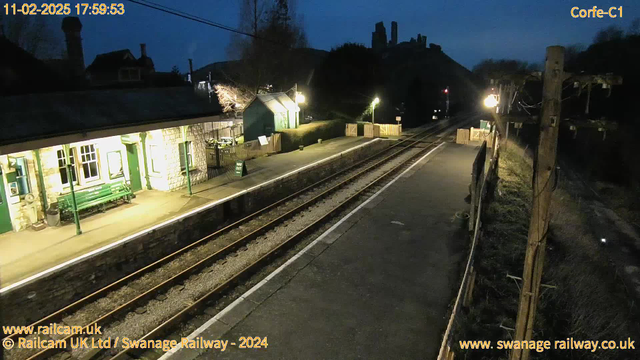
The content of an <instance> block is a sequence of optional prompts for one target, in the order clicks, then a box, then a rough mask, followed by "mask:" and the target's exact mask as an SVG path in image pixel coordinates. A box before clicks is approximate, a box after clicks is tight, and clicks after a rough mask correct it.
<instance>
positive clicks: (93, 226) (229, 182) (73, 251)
mask: <svg viewBox="0 0 640 360" xmlns="http://www.w3.org/2000/svg"><path fill="white" fill-rule="evenodd" d="M369 141H372V139H365V138H363V137H341V138H336V139H330V140H326V141H323V142H322V143H321V144H314V145H311V146H307V147H305V148H304V150H302V151H293V152H289V153H283V154H276V155H272V156H268V157H260V158H256V159H253V160H249V161H247V162H246V165H247V169H248V175H247V176H245V177H242V178H238V177H235V176H233V173H231V172H229V173H227V174H223V175H220V176H217V177H215V178H213V179H210V180H208V181H206V182H204V183H201V184H197V185H194V186H193V189H192V190H193V196H191V197H189V196H188V195H187V190H186V189H181V190H177V191H173V192H163V191H154V190H144V191H141V192H138V193H136V198H135V199H133V201H132V203H131V204H123V205H120V206H118V207H115V208H113V209H109V210H107V211H106V212H104V213H99V214H96V215H91V216H88V217H86V218H82V219H81V220H80V224H81V227H82V231H83V233H82V234H81V235H76V231H75V225H74V224H73V223H70V224H66V225H64V226H60V227H48V228H46V229H44V230H41V231H34V230H25V231H21V232H9V233H5V234H2V235H0V289H4V288H7V286H10V285H11V284H15V283H17V282H19V281H21V280H23V279H26V278H28V277H30V276H34V275H37V274H39V273H41V272H43V271H46V270H48V269H52V268H53V267H55V266H59V265H60V264H63V263H65V262H68V261H73V260H74V259H76V258H78V257H79V256H82V255H84V254H87V253H90V252H91V251H94V250H97V249H100V248H102V247H104V246H108V245H110V244H113V243H115V242H117V241H120V240H121V239H123V238H125V237H127V236H131V235H134V234H136V233H137V232H140V231H143V230H145V229H148V228H149V227H152V226H154V225H156V224H160V223H162V222H164V221H169V220H171V219H172V218H175V217H177V216H180V215H181V214H184V213H186V212H189V211H192V210H194V209H196V208H198V207H200V206H204V205H206V204H208V203H211V202H213V201H218V200H221V199H224V198H226V197H228V196H232V195H234V194H236V193H238V192H240V191H243V190H246V189H249V188H251V187H253V186H256V185H259V184H261V183H264V182H266V181H269V180H272V179H275V178H277V177H280V176H283V175H285V174H287V173H289V172H292V171H295V170H297V169H299V168H301V167H303V166H306V165H308V164H312V163H314V162H317V161H321V160H323V159H326V158H327V157H330V156H333V155H335V154H339V153H341V152H343V151H348V150H349V149H353V148H355V147H357V146H359V145H362V144H365V143H367V142H369ZM377 141H384V140H377ZM132 219H135V221H132Z"/></svg>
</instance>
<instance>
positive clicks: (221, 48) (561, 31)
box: [56, 0, 640, 72]
mask: <svg viewBox="0 0 640 360" xmlns="http://www.w3.org/2000/svg"><path fill="white" fill-rule="evenodd" d="M155 2H156V3H159V4H162V5H165V6H169V7H172V8H174V9H178V10H181V11H184V12H187V13H190V14H194V15H197V16H200V17H203V18H206V19H209V20H211V21H214V22H217V23H221V24H224V25H227V26H231V27H234V28H235V27H237V26H238V11H239V7H240V3H241V0H189V1H179V2H178V1H169V0H156V1H155ZM639 4H640V3H638V1H637V0H617V1H614V0H611V1H605V0H600V1H595V2H589V3H588V4H587V3H585V2H584V1H566V0H536V1H526V2H525V1H520V0H512V1H507V0H495V1H491V0H490V1H476V0H458V1H428V0H423V1H408V0H377V1H371V0H366V1H365V0H349V1H345V0H298V4H297V11H298V14H299V15H302V16H303V17H304V26H305V29H306V32H307V36H308V39H309V43H310V46H311V47H314V48H317V49H324V50H330V49H331V48H332V47H334V46H338V45H340V44H342V43H345V42H358V43H362V44H365V45H366V46H371V32H372V31H373V30H374V24H375V23H376V22H378V21H384V24H385V27H386V29H387V36H390V33H391V21H397V22H398V38H399V39H398V40H399V41H408V40H409V39H410V38H411V37H416V35H417V34H418V33H421V34H422V35H426V36H427V42H428V43H432V42H433V43H436V44H439V45H441V46H442V49H443V51H444V52H445V53H447V54H448V55H449V56H451V57H452V58H453V59H454V60H456V61H458V62H459V63H461V64H462V65H464V66H465V67H467V68H469V69H471V68H472V67H473V66H474V65H475V64H477V63H478V62H479V61H481V60H483V59H485V58H496V59H497V58H515V59H520V60H525V61H529V62H541V61H542V60H543V59H544V53H545V47H546V46H549V45H569V44H573V43H583V44H584V45H588V44H590V43H591V40H592V39H593V36H594V35H595V34H596V32H597V31H598V30H599V29H601V28H603V27H606V26H609V25H619V26H620V27H622V28H624V29H626V28H627V27H628V26H629V24H630V23H631V21H632V20H633V19H634V18H636V17H639V16H640V11H638V5H639ZM124 5H125V9H126V13H125V15H123V16H81V21H82V23H83V25H84V28H83V32H82V35H83V44H84V50H85V62H86V64H87V65H89V64H90V63H91V62H92V61H93V59H94V58H95V56H96V54H99V53H104V52H109V51H114V50H119V49H124V48H128V49H130V50H131V51H132V52H133V54H134V55H135V56H140V47H139V44H140V43H146V44H147V53H148V55H149V56H150V57H152V58H153V60H154V62H155V65H156V70H158V71H169V70H170V69H171V67H172V66H173V65H177V66H178V67H179V68H180V70H181V71H182V72H185V71H186V70H187V69H188V61H187V59H188V58H193V62H194V68H195V69H197V68H200V67H202V66H204V65H206V64H209V63H212V62H216V61H223V60H228V58H227V53H226V50H225V49H226V46H227V44H228V42H229V37H230V36H229V35H230V33H229V32H227V31H224V30H221V29H217V28H214V27H211V26H207V25H204V24H199V23H196V22H193V21H190V20H186V19H183V18H179V17H176V16H174V15H170V14H165V13H162V12H159V11H157V10H153V9H150V8H146V7H143V6H140V5H138V4H134V3H131V2H127V1H124ZM593 5H597V6H598V7H600V8H603V9H605V10H606V9H608V8H609V7H611V6H616V7H619V6H623V17H622V19H620V18H618V19H574V18H572V17H571V15H570V9H571V8H572V7H573V6H582V7H587V6H593ZM56 20H57V19H56ZM60 21H61V18H60ZM57 26H59V25H57Z"/></svg>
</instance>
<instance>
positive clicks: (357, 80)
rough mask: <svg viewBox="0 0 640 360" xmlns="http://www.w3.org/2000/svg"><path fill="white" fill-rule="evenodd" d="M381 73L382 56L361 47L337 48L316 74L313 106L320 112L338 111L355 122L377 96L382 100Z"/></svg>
mask: <svg viewBox="0 0 640 360" xmlns="http://www.w3.org/2000/svg"><path fill="white" fill-rule="evenodd" d="M382 71H383V70H382V64H381V59H380V57H379V55H378V54H376V53H375V52H374V51H373V50H372V49H369V48H367V47H366V46H364V45H362V44H355V43H346V44H344V45H341V46H340V47H338V48H334V49H332V50H331V52H330V53H329V55H327V57H326V58H325V59H324V61H323V62H322V63H321V64H320V66H319V67H318V68H317V70H316V72H315V75H314V78H313V79H314V80H313V84H312V87H313V94H314V99H315V100H314V103H316V104H317V106H318V110H320V111H329V110H331V111H336V112H339V113H341V114H343V115H346V116H348V117H352V118H356V117H358V116H360V115H363V114H362V112H363V111H367V110H368V108H369V107H370V106H369V105H370V104H371V101H372V100H373V98H374V96H375V95H378V96H382V94H381V93H380V90H381V86H382V84H383V76H382ZM376 110H377V109H376Z"/></svg>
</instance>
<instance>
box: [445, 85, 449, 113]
mask: <svg viewBox="0 0 640 360" xmlns="http://www.w3.org/2000/svg"><path fill="white" fill-rule="evenodd" d="M444 93H445V94H447V115H446V116H447V119H448V118H449V87H448V86H447V88H446V89H444Z"/></svg>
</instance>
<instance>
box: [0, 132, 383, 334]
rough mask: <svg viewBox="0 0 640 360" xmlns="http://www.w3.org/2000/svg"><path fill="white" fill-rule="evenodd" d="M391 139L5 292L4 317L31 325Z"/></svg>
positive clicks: (0, 302) (2, 297)
mask: <svg viewBox="0 0 640 360" xmlns="http://www.w3.org/2000/svg"><path fill="white" fill-rule="evenodd" d="M391 143H392V142H390V141H375V142H372V143H370V144H368V145H367V146H363V147H361V148H358V149H356V150H353V151H350V152H348V153H345V154H342V155H341V156H339V157H336V158H334V159H332V160H330V161H326V162H323V163H321V164H318V165H316V166H315V167H313V168H307V169H305V170H304V171H301V172H296V173H293V174H291V175H290V176H287V177H286V178H283V179H279V180H277V181H273V182H271V183H269V184H266V185H263V186H262V187H259V188H257V189H254V190H253V191H252V192H250V193H245V194H243V195H241V196H237V197H235V198H233V199H230V200H228V201H226V202H224V203H220V204H216V205H214V206H211V207H208V208H204V209H202V210H200V211H198V212H196V213H194V214H191V215H189V216H187V217H185V218H182V219H181V220H179V221H176V222H173V223H170V224H167V225H165V226H163V227H161V228H157V229H154V230H153V231H150V232H146V233H142V234H140V235H139V236H138V237H136V238H134V239H131V240H130V241H128V242H126V243H122V244H119V245H118V246H115V247H113V248H111V249H109V250H106V251H104V252H102V253H99V254H95V255H93V256H92V257H90V258H87V259H84V260H83V261H81V262H78V263H75V264H72V265H69V266H67V267H65V268H61V269H57V270H56V271H55V272H52V273H50V274H48V275H46V276H43V277H41V278H38V279H36V280H33V281H31V282H28V283H26V284H23V285H21V286H19V287H16V288H13V289H11V290H10V291H7V292H4V293H2V294H0V307H2V308H3V309H4V312H3V313H2V316H3V318H2V319H0V322H2V324H10V325H26V324H28V323H31V322H33V321H36V320H38V319H40V318H42V317H44V316H46V315H48V314H49V313H51V312H53V311H55V310H58V309H60V308H62V307H64V306H65V305H67V304H70V303H71V302H73V301H76V300H78V299H80V298H82V297H84V296H86V295H88V294H90V293H91V292H93V291H96V290H98V289H99V288H101V287H104V286H105V285H107V284H109V283H111V282H113V281H116V280H118V279H119V278H121V277H123V276H125V275H126V274H129V273H131V272H133V271H135V270H137V269H140V268H142V267H144V266H146V265H148V264H150V263H152V262H154V261H156V260H157V259H159V258H161V257H163V256H166V255H168V254H170V253H172V252H174V251H176V250H178V249H180V248H182V247H184V246H186V245H188V244H190V243H192V242H194V241H197V240H198V239H200V238H202V237H204V236H206V235H208V234H210V233H212V232H213V231H215V230H216V229H219V228H221V227H222V226H224V225H225V224H227V223H229V222H230V221H233V220H237V219H239V218H241V217H243V216H246V215H248V214H250V213H252V212H254V211H256V210H258V209H260V208H262V207H264V206H265V205H267V204H270V203H273V202H275V201H277V200H279V199H282V198H284V197H286V196H287V195H289V194H291V193H293V192H295V191H297V190H300V189H302V188H304V187H306V186H309V185H311V184H313V183H314V182H317V181H318V180H319V179H322V178H323V177H326V176H328V175H330V174H333V173H335V172H337V171H339V170H342V169H344V168H346V167H348V166H351V165H353V163H354V162H355V161H357V160H361V159H364V158H366V157H367V156H370V155H371V154H373V153H374V152H376V151H379V150H381V149H383V148H385V147H387V146H390V145H391ZM203 161H204V159H203ZM205 166H206V163H205ZM205 174H206V173H205ZM214 241H215V240H214Z"/></svg>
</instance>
